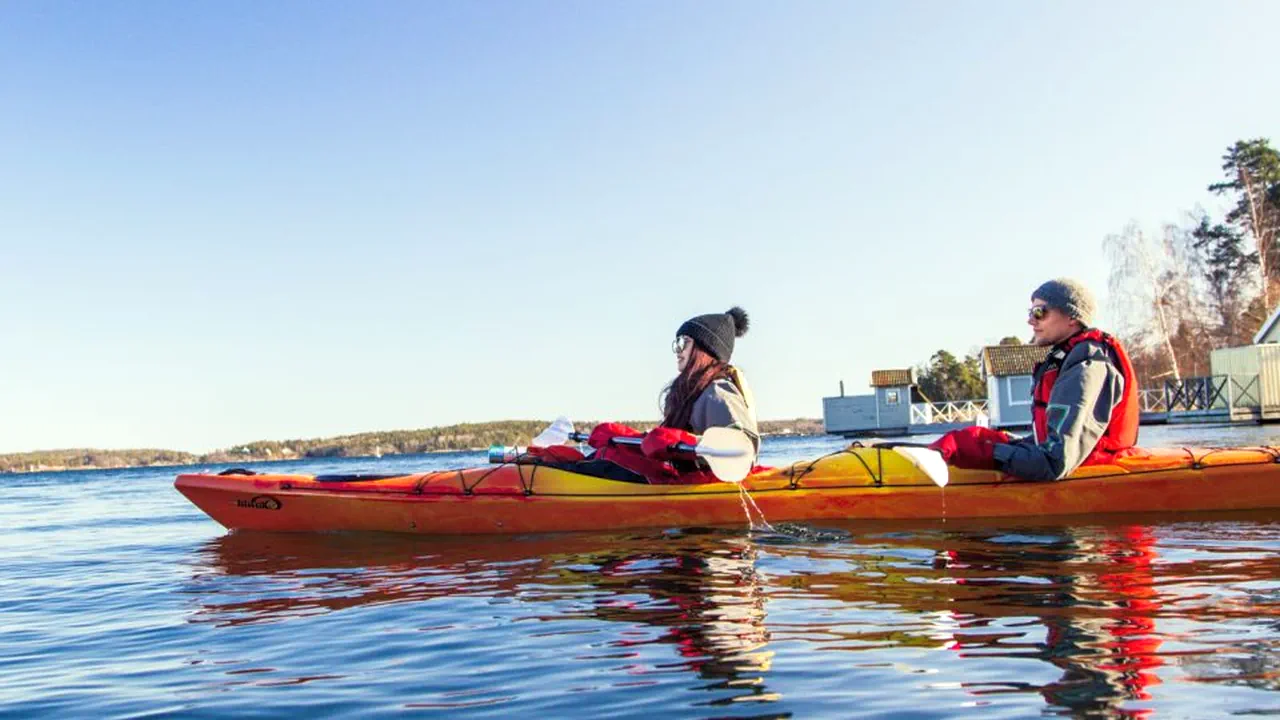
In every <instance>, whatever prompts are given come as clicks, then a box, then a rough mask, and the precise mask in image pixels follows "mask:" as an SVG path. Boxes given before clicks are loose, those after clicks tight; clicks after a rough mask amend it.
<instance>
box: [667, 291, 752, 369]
mask: <svg viewBox="0 0 1280 720" xmlns="http://www.w3.org/2000/svg"><path fill="white" fill-rule="evenodd" d="M748 325H749V322H748V319H747V311H746V310H743V309H742V308H740V307H738V306H737V305H735V306H733V307H731V308H729V311H728V312H723V313H712V314H710V315H699V316H697V317H695V318H690V319H688V320H686V321H684V324H683V325H681V326H680V329H679V330H676V337H679V336H681V335H688V336H689V337H691V338H693V341H694V342H695V343H697V344H698V346H699V347H701V348H702V349H703V350H706V351H707V352H708V353H710V354H711V356H712V357H714V358H715V359H717V360H719V361H720V362H722V363H727V362H729V358H730V357H731V356H732V355H733V339H734V338H740V337H742V336H743V335H745V334H746V333H747V326H748Z"/></svg>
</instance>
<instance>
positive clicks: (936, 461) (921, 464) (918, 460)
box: [893, 446, 951, 487]
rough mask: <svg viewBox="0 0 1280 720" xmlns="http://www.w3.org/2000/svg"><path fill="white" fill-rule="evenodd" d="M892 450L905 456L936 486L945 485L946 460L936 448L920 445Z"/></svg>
mask: <svg viewBox="0 0 1280 720" xmlns="http://www.w3.org/2000/svg"><path fill="white" fill-rule="evenodd" d="M893 451H894V452H896V453H898V454H899V455H901V456H903V457H905V458H906V459H907V460H909V461H910V462H911V464H912V465H915V466H916V467H917V468H919V469H920V472H922V473H924V474H925V475H928V476H929V479H930V480H932V481H933V483H934V484H935V485H937V486H938V487H946V486H947V481H948V480H949V479H950V477H951V476H950V475H949V474H948V473H947V461H946V460H943V459H942V453H940V452H938V451H937V450H930V449H929V448H922V447H901V446H898V447H895V448H894V449H893Z"/></svg>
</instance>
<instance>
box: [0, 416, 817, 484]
mask: <svg viewBox="0 0 1280 720" xmlns="http://www.w3.org/2000/svg"><path fill="white" fill-rule="evenodd" d="M550 424H551V422H550V421H549V420H503V421H497V422H487V423H462V424H458V425H445V426H440V427H431V428H423V429H421V430H391V431H383V432H367V433H359V434H356V435H342V436H338V437H332V438H315V439H311V440H260V441H257V442H251V443H244V444H242V445H233V446H232V447H229V448H226V449H224V450H215V451H213V452H210V453H204V454H197V453H189V452H182V451H179V450H157V449H131V450H95V449H85V448H72V449H65V450H38V451H34V452H25V453H8V454H0V472H4V473H15V472H38V471H43V470H81V469H108V468H125V467H150V466H153V465H200V464H225V463H247V462H264V461H272V460H297V459H301V458H326V457H367V456H373V455H413V454H419V453H431V452H449V451H462V450H482V449H484V448H487V447H489V446H490V445H528V444H529V441H530V440H532V439H533V437H534V436H535V435H537V434H538V433H540V432H542V431H543V430H544V429H545V428H546V427H547V426H548V425H550ZM627 424H628V425H631V426H632V427H634V428H637V429H640V430H648V429H649V428H652V427H654V426H655V425H657V422H656V421H643V422H628V423H627ZM595 425H596V423H595V422H593V421H586V422H582V423H579V424H578V425H577V427H578V429H580V430H582V431H584V432H585V431H589V430H590V429H591V428H592V427H594V426H595ZM760 432H761V433H763V434H796V435H816V434H821V433H822V432H824V430H823V426H822V421H821V420H814V419H806V418H797V419H795V420H765V421H762V422H761V423H760Z"/></svg>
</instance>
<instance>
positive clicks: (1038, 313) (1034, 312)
mask: <svg viewBox="0 0 1280 720" xmlns="http://www.w3.org/2000/svg"><path fill="white" fill-rule="evenodd" d="M1048 314H1049V306H1048V305H1032V306H1031V309H1030V310H1028V311H1027V317H1029V318H1031V319H1032V320H1043V319H1044V316H1045V315H1048Z"/></svg>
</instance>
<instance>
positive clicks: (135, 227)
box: [0, 0, 1280, 451]
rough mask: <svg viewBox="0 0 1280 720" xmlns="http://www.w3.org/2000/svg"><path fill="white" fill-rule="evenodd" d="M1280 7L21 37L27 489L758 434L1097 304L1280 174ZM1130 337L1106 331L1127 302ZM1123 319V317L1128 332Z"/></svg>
mask: <svg viewBox="0 0 1280 720" xmlns="http://www.w3.org/2000/svg"><path fill="white" fill-rule="evenodd" d="M1277 26H1280V3H1275V2H1265V1H1263V2H1230V3H1214V2H1201V3H1169V2H1148V3H1141V2H1125V3H1114V2H1096V3H1080V2H1060V3H1040V2H1033V3H1028V2H983V3H943V2H927V3H897V2H885V3H863V2H858V3H854V2H843V1H840V2H830V3H826V2H794V3H792V2H773V1H772V0H770V1H767V2H742V1H739V0H734V1H732V2H596V1H594V0H592V1H586V2H530V1H526V0H519V1H513V2H374V3H360V2H314V1H310V0H308V1H307V2H271V3H261V2H222V1H219V2H181V3H174V2H159V1H157V2H110V3H106V2H103V3H99V2H48V1H45V0H39V1H34V0H33V1H30V2H20V1H17V0H14V1H11V2H5V3H3V4H0V107H2V108H3V112H0V273H3V282H0V312H2V313H3V333H2V334H0V451H20V450H31V449H37V448H55V447H79V446H92V447H108V448H119V447H169V448H174V449H185V450H207V449H212V448H215V447H225V446H227V445H230V444H233V443H237V442H244V441H249V440H255V439H285V438H294V437H317V436H326V435H331V434H338V433H345V432H358V431H365V430H380V429H395V428H415V427H425V426H429V425H436V424H445V423H452V422H458V421H480V420H492V419H504V418H551V417H554V416H556V415H560V414H567V415H569V416H571V417H578V418H586V417H591V418H653V417H656V416H657V414H658V413H657V395H658V392H659V390H660V389H661V387H662V385H663V384H664V383H665V382H666V381H668V380H669V379H670V377H671V375H672V374H673V373H674V361H673V357H672V355H671V353H670V350H669V346H670V341H671V337H672V336H673V334H674V332H675V329H676V327H677V326H678V325H679V323H680V322H681V321H683V320H684V319H686V318H688V317H689V316H691V315H694V314H699V313H705V312H713V311H722V310H724V309H726V308H728V307H729V306H730V305H733V304H740V305H742V306H743V307H745V308H746V309H747V310H748V312H750V313H751V316H752V320H753V323H754V326H753V328H752V330H751V332H750V333H749V334H748V335H747V336H746V337H745V338H743V339H741V340H740V341H739V342H738V349H737V352H736V353H735V356H734V360H735V361H736V362H737V364H739V365H740V366H742V367H743V368H744V370H745V371H746V372H747V373H748V377H749V378H750V379H751V381H752V384H753V386H754V388H755V391H756V394H757V396H758V400H759V404H760V414H761V416H762V417H764V418H785V417H795V416H806V417H818V416H820V415H821V398H822V397H823V396H824V395H832V394H835V393H836V391H837V383H838V382H839V381H840V380H842V379H843V380H844V381H845V383H846V387H847V389H848V390H849V391H850V392H862V391H864V389H865V386H866V383H867V381H868V380H869V376H870V372H871V370H873V369H875V368H890V367H902V366H906V365H912V364H918V363H921V362H923V361H925V360H927V359H928V357H929V356H930V355H931V354H932V353H933V352H934V351H935V350H937V349H939V348H947V349H950V350H952V351H953V352H956V353H965V352H968V351H970V350H972V349H974V348H976V347H978V346H980V345H982V344H986V343H990V342H994V341H996V340H998V339H999V338H1000V337H1002V336H1004V335H1008V334H1018V335H1020V336H1023V335H1025V334H1026V327H1025V325H1024V324H1023V318H1024V315H1025V309H1026V307H1027V305H1028V295H1029V293H1030V291H1031V289H1033V288H1034V287H1035V286H1036V285H1037V284H1039V283H1040V282H1041V281H1042V280H1044V279H1046V278H1048V277H1050V276H1055V275H1069V276H1075V277H1078V278H1081V279H1083V280H1084V281H1086V282H1087V283H1089V284H1091V285H1092V286H1094V288H1095V289H1096V290H1097V291H1098V293H1099V295H1105V292H1104V291H1105V282H1106V278H1107V266H1106V261H1105V258H1104V256H1103V253H1102V249H1101V243H1102V240H1103V238H1104V236H1105V235H1107V234H1108V233H1112V232H1117V231H1119V230H1121V229H1122V228H1123V227H1124V225H1125V224H1126V223H1127V222H1129V221H1130V220H1137V221H1138V222H1140V223H1144V224H1146V225H1148V226H1149V227H1153V228H1154V227H1156V226H1157V225H1158V224H1159V223H1161V222H1164V221H1169V220H1177V219H1178V218H1180V217H1181V216H1182V214H1183V213H1185V212H1186V211H1188V210H1190V209H1192V208H1193V207H1195V206H1196V205H1197V204H1202V205H1205V206H1206V207H1209V208H1210V209H1212V208H1214V207H1217V205H1216V202H1217V201H1215V200H1214V199H1213V198H1212V197H1211V196H1209V195H1208V194H1207V193H1206V191H1205V186H1206V185H1207V184H1208V183H1209V182H1212V181H1213V180H1215V179H1216V178H1217V177H1218V175H1219V173H1220V170H1219V165H1220V159H1219V158H1220V156H1221V154H1222V152H1223V151H1224V150H1225V148H1226V147H1227V146H1228V145H1230V144H1231V143H1233V142H1234V141H1235V140H1237V139H1241V138H1252V137H1257V136H1269V137H1272V139H1273V141H1280V132H1277V130H1280V94H1278V93H1276V92H1275V91H1274V83H1273V82H1272V77H1271V76H1272V75H1273V73H1271V72H1270V71H1269V68H1270V67H1271V66H1272V65H1273V64H1274V52H1273V48H1272V46H1271V43H1268V42H1265V41H1264V40H1260V39H1259V38H1260V37H1263V36H1265V33H1264V35H1262V36H1260V35H1259V34H1258V33H1259V29H1260V28H1275V27H1277ZM1103 299H1104V301H1105V298H1103ZM1106 319H1107V316H1106V314H1105V313H1104V315H1103V316H1102V324H1103V325H1104V326H1105V323H1106Z"/></svg>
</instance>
